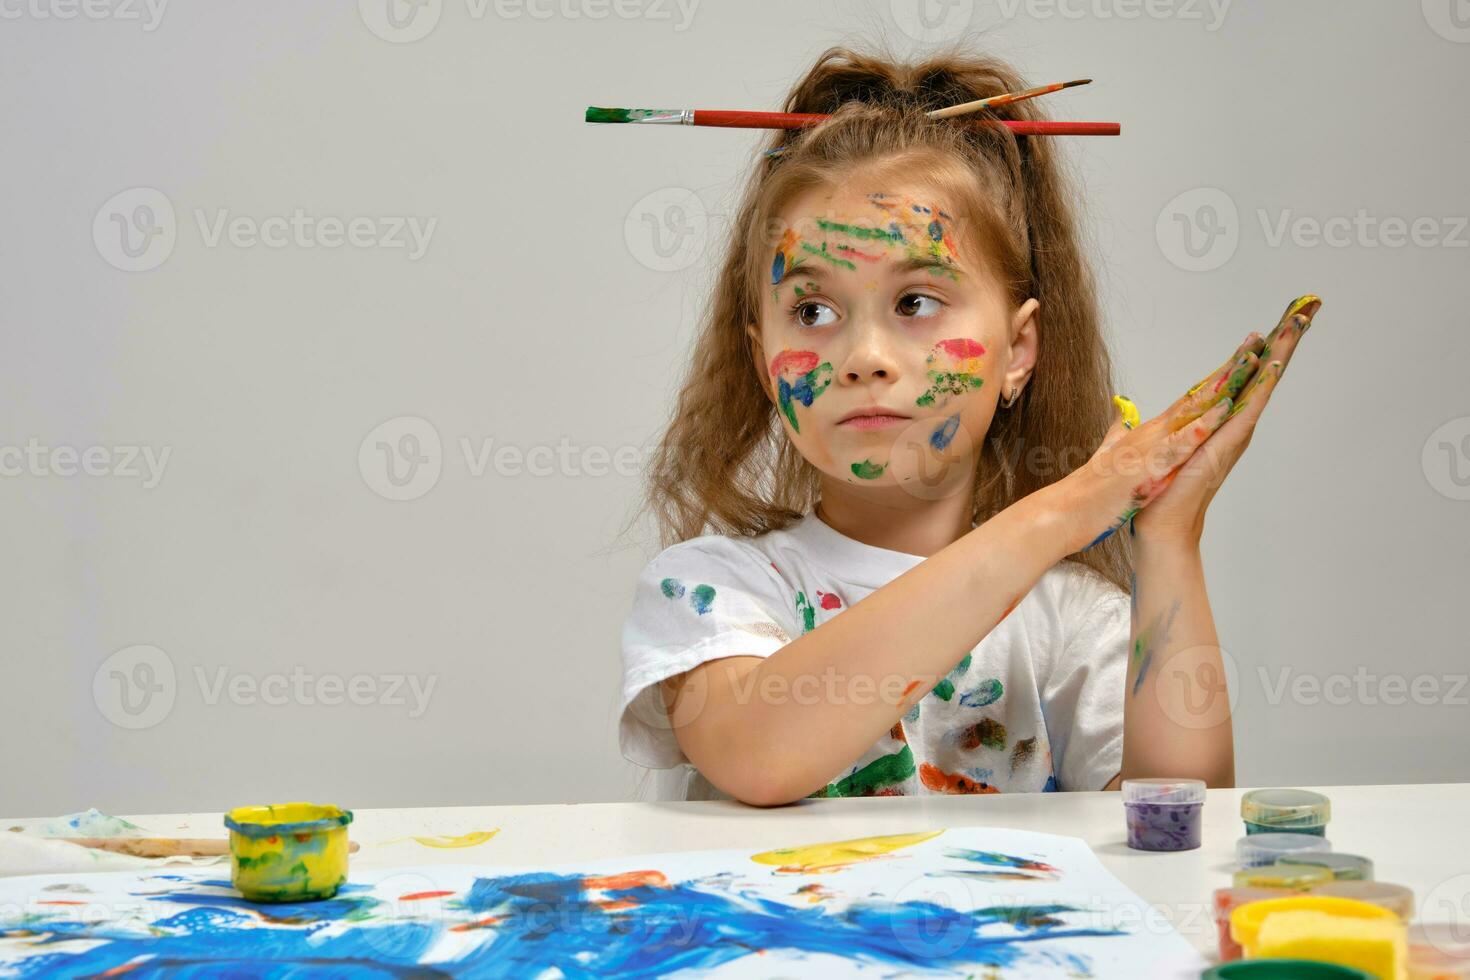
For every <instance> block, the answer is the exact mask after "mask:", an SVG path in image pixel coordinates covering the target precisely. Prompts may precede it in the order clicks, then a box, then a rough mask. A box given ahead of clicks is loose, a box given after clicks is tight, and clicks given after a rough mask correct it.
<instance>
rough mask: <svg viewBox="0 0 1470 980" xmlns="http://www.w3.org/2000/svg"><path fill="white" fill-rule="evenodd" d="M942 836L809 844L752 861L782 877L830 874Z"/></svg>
mask: <svg viewBox="0 0 1470 980" xmlns="http://www.w3.org/2000/svg"><path fill="white" fill-rule="evenodd" d="M942 833H944V831H942V830H930V831H925V832H924V833H920V834H892V835H889V836H887V837H859V838H857V839H856V840H843V841H834V842H832V843H828V844H809V845H807V846H806V847H783V848H779V849H777V850H774V851H762V852H761V853H760V854H752V855H751V857H750V859H751V860H752V861H754V862H756V863H757V864H774V865H776V866H777V868H776V871H777V872H778V873H780V874H821V873H823V872H826V871H840V870H842V869H843V868H845V867H847V866H848V865H851V864H857V863H858V862H860V861H870V860H872V859H873V858H878V857H883V856H884V855H886V854H892V853H893V852H894V851H897V850H899V849H901V848H905V847H912V846H913V845H914V844H922V843H923V842H924V841H926V840H932V839H933V838H935V837H938V836H939V835H940V834H942Z"/></svg>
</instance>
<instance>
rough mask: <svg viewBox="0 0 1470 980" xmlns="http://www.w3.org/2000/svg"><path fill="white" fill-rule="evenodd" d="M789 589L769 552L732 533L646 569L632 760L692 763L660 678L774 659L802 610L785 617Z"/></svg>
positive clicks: (628, 708) (639, 604)
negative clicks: (734, 661)
mask: <svg viewBox="0 0 1470 980" xmlns="http://www.w3.org/2000/svg"><path fill="white" fill-rule="evenodd" d="M785 591H786V590H785V586H784V585H783V583H782V581H781V579H780V577H779V576H778V575H777V574H776V570H775V569H774V568H773V567H772V566H771V564H770V561H769V560H768V559H767V558H766V557H765V556H764V555H762V554H761V553H760V552H759V551H757V550H756V549H755V548H752V547H751V546H749V545H747V544H744V543H742V542H740V541H737V540H734V539H732V538H727V537H724V536H722V535H706V536H704V537H699V538H692V539H690V540H688V541H683V542H680V543H679V544H676V545H674V546H673V547H671V548H666V549H665V550H664V551H663V552H661V553H660V554H659V555H658V556H657V557H655V558H654V559H653V560H652V561H651V562H649V563H648V565H647V566H645V567H644V569H643V571H642V572H641V573H640V574H639V576H638V583H637V585H636V586H635V588H634V592H633V606H632V609H631V611H630V612H629V613H628V618H627V619H626V620H625V621H624V623H623V631H622V651H623V687H622V697H621V705H620V708H619V720H618V744H619V747H620V748H621V750H622V753H623V756H624V757H625V758H627V759H628V760H629V761H630V762H635V763H637V764H638V765H641V766H646V767H648V768H651V769H666V768H669V767H670V766H676V765H679V764H680V763H684V762H688V761H689V760H688V758H687V757H686V756H685V755H684V752H683V750H681V749H680V748H679V743H678V740H677V738H675V735H674V730H673V722H671V720H670V719H669V715H668V711H667V710H666V709H665V707H664V701H663V694H662V692H661V690H660V688H659V687H658V684H659V682H660V681H663V680H666V679H668V678H670V677H673V676H675V675H677V674H682V673H684V672H685V671H687V670H691V669H693V668H694V667H697V666H699V665H700V664H702V663H705V662H707V661H710V660H718V659H719V658H721V657H734V656H755V657H767V656H770V655H771V654H772V653H774V652H776V651H777V650H779V649H781V647H783V646H785V645H786V644H787V643H789V642H791V639H792V637H793V635H795V633H796V632H797V631H796V623H795V613H794V612H793V613H792V615H791V616H790V617H786V616H785V615H783V613H784V610H785V606H786V604H787V603H786V600H785ZM794 608H795V607H794V606H793V609H794Z"/></svg>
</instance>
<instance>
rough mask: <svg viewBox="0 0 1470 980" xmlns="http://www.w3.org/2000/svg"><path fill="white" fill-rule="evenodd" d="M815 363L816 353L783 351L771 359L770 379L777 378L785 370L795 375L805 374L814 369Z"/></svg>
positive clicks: (816, 359)
mask: <svg viewBox="0 0 1470 980" xmlns="http://www.w3.org/2000/svg"><path fill="white" fill-rule="evenodd" d="M817 361H818V357H817V353H816V351H809V350H783V351H782V352H781V353H779V354H777V355H776V356H775V357H773V358H771V377H773V378H775V377H779V376H780V375H781V374H782V372H784V371H787V370H790V371H792V372H793V373H795V374H806V373H807V372H809V371H812V370H815V369H816V366H817Z"/></svg>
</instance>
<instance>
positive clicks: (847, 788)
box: [812, 745, 915, 797]
mask: <svg viewBox="0 0 1470 980" xmlns="http://www.w3.org/2000/svg"><path fill="white" fill-rule="evenodd" d="M914 772H915V769H914V754H913V752H911V751H909V747H908V746H907V745H905V746H904V747H903V748H901V749H899V750H898V751H897V752H895V753H893V754H892V755H885V756H883V757H882V758H879V759H874V760H873V761H872V762H870V763H868V764H867V765H866V766H863V767H862V768H861V769H859V770H858V771H857V772H855V773H853V774H852V775H850V776H844V777H843V778H842V779H839V780H837V782H835V783H829V784H827V785H826V786H824V787H822V788H821V789H819V790H817V791H816V792H815V793H813V794H812V796H814V797H833V796H869V795H871V794H872V793H873V792H874V791H876V790H880V789H883V788H884V787H887V786H893V785H895V784H897V783H901V782H903V781H904V780H905V779H908V778H910V777H911V776H913V774H914Z"/></svg>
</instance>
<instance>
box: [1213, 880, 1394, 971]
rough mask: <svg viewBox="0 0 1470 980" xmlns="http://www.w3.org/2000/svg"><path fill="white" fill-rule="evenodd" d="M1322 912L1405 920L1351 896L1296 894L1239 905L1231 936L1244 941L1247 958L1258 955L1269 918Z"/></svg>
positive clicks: (1358, 917)
mask: <svg viewBox="0 0 1470 980" xmlns="http://www.w3.org/2000/svg"><path fill="white" fill-rule="evenodd" d="M1303 911H1310V912H1321V913H1325V914H1327V915H1330V916H1337V917H1340V918H1345V919H1363V920H1368V921H1389V922H1397V923H1400V924H1402V920H1401V919H1399V917H1398V916H1397V915H1394V914H1393V913H1392V912H1390V911H1389V910H1388V909H1386V908H1383V907H1382V906H1378V905H1370V904H1369V903H1367V902H1359V901H1356V900H1355V899H1351V898H1337V897H1335V896H1328V895H1292V896H1290V897H1287V898H1266V899H1261V900H1260V901H1255V902H1246V903H1244V904H1242V905H1237V906H1236V907H1235V908H1234V909H1233V910H1232V911H1231V913H1230V936H1231V938H1232V939H1234V940H1235V941H1236V942H1237V943H1239V944H1240V946H1241V948H1242V950H1243V951H1244V952H1245V955H1246V957H1247V958H1249V957H1251V956H1254V955H1256V953H1255V947H1256V943H1257V940H1258V938H1259V937H1260V933H1261V924H1262V923H1263V922H1265V920H1266V917H1267V916H1268V915H1271V914H1273V913H1276V912H1303Z"/></svg>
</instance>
